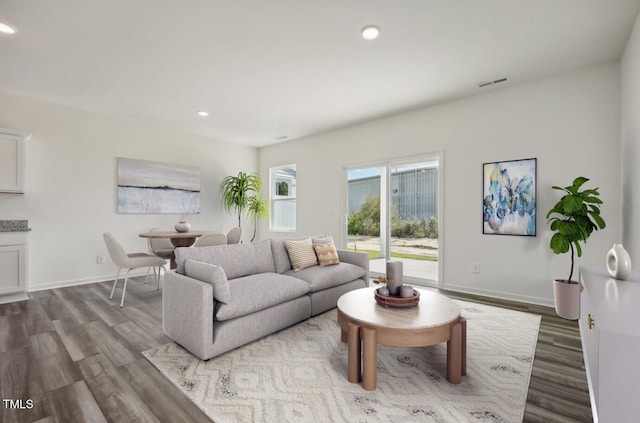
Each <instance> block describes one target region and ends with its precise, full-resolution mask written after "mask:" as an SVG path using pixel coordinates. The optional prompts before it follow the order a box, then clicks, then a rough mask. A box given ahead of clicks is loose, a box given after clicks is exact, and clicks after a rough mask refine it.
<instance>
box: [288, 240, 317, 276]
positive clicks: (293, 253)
mask: <svg viewBox="0 0 640 423" xmlns="http://www.w3.org/2000/svg"><path fill="white" fill-rule="evenodd" d="M284 245H285V246H286V247H287V253H288V254H289V260H290V261H291V266H292V267H293V271H294V272H297V271H299V270H302V269H306V268H307V267H311V266H316V265H317V264H318V258H317V257H316V252H315V251H314V250H313V244H312V243H311V239H305V240H303V241H292V240H289V239H287V240H285V241H284Z"/></svg>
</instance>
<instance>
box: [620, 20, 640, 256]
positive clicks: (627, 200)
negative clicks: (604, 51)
mask: <svg viewBox="0 0 640 423" xmlns="http://www.w3.org/2000/svg"><path fill="white" fill-rule="evenodd" d="M639 75H640V15H638V18H637V19H636V23H635V26H634V28H633V31H632V33H631V36H630V37H629V41H627V47H626V48H625V51H624V54H623V56H622V60H621V69H620V91H621V104H622V106H621V131H620V132H621V137H622V188H623V195H622V216H623V227H624V237H623V242H624V246H625V249H626V250H627V251H628V252H629V255H630V256H631V263H632V264H634V263H637V264H640V224H639V223H638V222H639V220H640V194H639V192H638V190H639V189H640V167H639V166H638V163H639V162H640V118H639V116H640V76H639ZM635 267H636V268H638V265H636V266H635Z"/></svg>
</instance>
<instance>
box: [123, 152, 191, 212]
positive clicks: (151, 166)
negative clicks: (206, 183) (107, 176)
mask: <svg viewBox="0 0 640 423" xmlns="http://www.w3.org/2000/svg"><path fill="white" fill-rule="evenodd" d="M118 213H176V214H198V213H200V168H199V167H197V166H188V165H178V164H167V163H158V162H150V161H146V160H136V159H126V158H123V157H118Z"/></svg>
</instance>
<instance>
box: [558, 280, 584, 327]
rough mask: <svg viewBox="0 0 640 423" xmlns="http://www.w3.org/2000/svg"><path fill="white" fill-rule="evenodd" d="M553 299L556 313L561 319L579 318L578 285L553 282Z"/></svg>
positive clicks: (573, 282) (575, 283)
mask: <svg viewBox="0 0 640 423" xmlns="http://www.w3.org/2000/svg"><path fill="white" fill-rule="evenodd" d="M553 297H554V299H555V303H556V313H557V314H558V316H560V317H562V318H563V319H568V320H577V319H578V318H579V317H580V284H579V283H578V282H576V281H571V282H570V283H566V282H560V281H558V280H554V281H553Z"/></svg>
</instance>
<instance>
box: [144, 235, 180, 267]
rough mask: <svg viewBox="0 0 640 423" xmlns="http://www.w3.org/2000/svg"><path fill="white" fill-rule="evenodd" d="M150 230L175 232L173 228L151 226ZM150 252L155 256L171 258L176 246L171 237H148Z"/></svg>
mask: <svg viewBox="0 0 640 423" xmlns="http://www.w3.org/2000/svg"><path fill="white" fill-rule="evenodd" d="M149 232H174V230H173V228H151V230H150V231H149ZM147 241H148V248H149V252H150V253H151V254H153V255H154V256H158V257H162V258H163V259H165V260H169V259H170V258H171V254H173V249H174V248H176V247H174V246H173V244H172V243H171V239H169V238H147Z"/></svg>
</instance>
